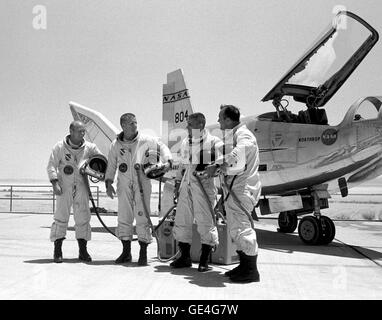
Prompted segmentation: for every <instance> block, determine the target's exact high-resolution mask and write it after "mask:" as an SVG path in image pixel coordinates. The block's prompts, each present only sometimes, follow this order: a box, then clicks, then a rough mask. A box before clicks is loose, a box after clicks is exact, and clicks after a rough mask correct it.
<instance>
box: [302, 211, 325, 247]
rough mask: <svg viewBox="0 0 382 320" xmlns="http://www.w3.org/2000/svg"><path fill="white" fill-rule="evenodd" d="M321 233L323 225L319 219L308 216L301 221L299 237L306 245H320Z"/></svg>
mask: <svg viewBox="0 0 382 320" xmlns="http://www.w3.org/2000/svg"><path fill="white" fill-rule="evenodd" d="M321 233H322V230H321V224H320V223H319V220H318V219H317V218H315V217H313V216H307V217H304V218H302V219H301V221H300V224H299V225H298V235H299V236H300V239H301V240H302V241H303V242H304V243H306V244H309V245H316V244H318V243H319V239H320V236H321Z"/></svg>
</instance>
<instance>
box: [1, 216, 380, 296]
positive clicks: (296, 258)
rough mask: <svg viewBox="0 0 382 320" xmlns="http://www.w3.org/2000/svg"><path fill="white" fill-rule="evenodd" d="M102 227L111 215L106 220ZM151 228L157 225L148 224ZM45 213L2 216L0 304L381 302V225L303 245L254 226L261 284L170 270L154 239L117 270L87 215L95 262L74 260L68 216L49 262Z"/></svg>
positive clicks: (294, 237)
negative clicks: (58, 259) (145, 261)
mask: <svg viewBox="0 0 382 320" xmlns="http://www.w3.org/2000/svg"><path fill="white" fill-rule="evenodd" d="M103 220H104V221H105V222H106V224H107V225H108V226H111V227H113V226H115V225H116V217H115V216H104V217H103ZM153 222H154V224H156V223H155V220H154V221H153ZM51 224H52V215H51V214H24V213H23V214H20V213H1V214H0V299H3V300H19V299H26V300H42V299H44V300H57V299H58V300H61V299H65V300H83V299H90V300H109V299H116V300H284V299H285V300H286V299H288V300H295V299H299V300H300V299H301V300H303V299H325V300H328V299H329V300H336V299H345V300H353V299H360V300H364V299H372V300H374V299H378V300H379V299H382V241H381V240H382V222H380V221H335V225H336V229H337V233H336V237H335V240H334V241H333V242H332V243H331V244H329V245H327V246H308V245H305V244H303V243H302V241H301V240H300V238H299V237H298V233H297V232H295V233H293V234H282V233H278V232H276V228H277V220H273V219H260V221H259V222H257V223H256V224H255V226H256V229H257V237H258V243H259V247H260V249H259V258H258V269H259V272H260V275H261V281H260V282H259V283H249V284H237V283H232V282H230V280H229V279H228V278H226V277H224V276H223V273H224V272H225V271H227V270H229V269H231V268H233V267H235V266H236V264H233V265H217V264H213V265H212V267H213V269H212V270H211V271H210V272H207V273H200V272H198V271H197V266H198V264H197V263H194V264H193V267H192V268H186V269H176V270H174V269H171V268H170V267H169V263H164V262H160V261H158V259H157V258H156V255H157V254H156V252H157V245H156V241H155V240H154V241H153V243H152V244H151V245H150V246H149V248H148V258H149V265H148V266H145V267H139V266H138V265H137V259H138V252H139V244H138V242H137V241H133V243H132V255H133V262H131V263H127V264H123V265H116V264H115V263H114V260H115V259H116V257H118V256H119V254H120V252H121V243H120V242H119V241H118V240H117V239H116V238H114V237H113V236H112V235H110V234H108V233H107V232H105V230H104V229H103V228H102V226H101V224H100V223H99V221H98V219H97V218H96V217H95V216H92V221H91V224H92V240H91V241H90V242H89V243H88V251H89V253H90V254H91V256H92V258H93V261H92V262H90V263H83V262H80V261H79V260H78V259H77V257H78V247H77V242H76V240H75V238H74V229H73V217H71V220H70V223H69V229H68V233H67V236H66V240H65V241H64V244H63V255H64V262H63V263H61V264H56V263H53V261H52V255H53V243H51V242H50V241H49V232H50V226H51Z"/></svg>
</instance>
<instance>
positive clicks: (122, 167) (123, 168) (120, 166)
mask: <svg viewBox="0 0 382 320" xmlns="http://www.w3.org/2000/svg"><path fill="white" fill-rule="evenodd" d="M118 168H119V171H121V172H122V173H125V172H126V171H127V164H126V163H121V164H120V165H119V167H118Z"/></svg>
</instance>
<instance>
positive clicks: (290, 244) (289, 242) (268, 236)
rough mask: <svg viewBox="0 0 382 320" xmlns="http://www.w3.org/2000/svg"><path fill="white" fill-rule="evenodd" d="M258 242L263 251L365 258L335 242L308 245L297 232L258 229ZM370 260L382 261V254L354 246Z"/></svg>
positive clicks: (344, 245) (346, 246)
mask: <svg viewBox="0 0 382 320" xmlns="http://www.w3.org/2000/svg"><path fill="white" fill-rule="evenodd" d="M256 235H257V242H258V244H259V248H261V249H263V250H273V251H278V252H280V253H289V254H291V253H294V252H306V253H316V254H319V255H329V256H338V257H343V258H355V259H359V258H365V257H363V256H362V255H361V254H359V253H355V251H354V250H352V249H351V248H350V247H349V246H348V245H346V244H343V243H341V242H338V241H336V239H334V240H333V242H332V243H330V244H328V245H308V244H305V243H303V242H302V241H301V239H300V237H299V235H298V233H297V232H295V233H281V232H277V231H269V230H262V229H256ZM352 247H354V248H356V249H357V250H359V251H361V252H362V253H363V254H365V255H366V256H368V257H369V258H371V259H373V260H375V259H382V252H379V251H375V250H371V249H368V248H364V247H360V246H352Z"/></svg>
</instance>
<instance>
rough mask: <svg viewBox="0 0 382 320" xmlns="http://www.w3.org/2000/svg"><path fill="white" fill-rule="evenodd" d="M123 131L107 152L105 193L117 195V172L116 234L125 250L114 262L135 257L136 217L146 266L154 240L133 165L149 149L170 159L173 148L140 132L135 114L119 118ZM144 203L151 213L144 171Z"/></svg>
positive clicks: (148, 181)
mask: <svg viewBox="0 0 382 320" xmlns="http://www.w3.org/2000/svg"><path fill="white" fill-rule="evenodd" d="M120 125H121V128H122V130H123V131H122V132H121V133H120V134H119V135H118V136H117V138H116V139H115V140H114V141H113V142H112V143H111V146H110V150H109V155H108V167H107V170H106V175H105V184H106V192H107V195H108V196H109V197H110V198H112V199H113V198H114V195H115V194H116V192H115V190H114V187H113V182H114V177H115V174H116V171H117V170H118V178H117V194H118V226H117V230H116V235H117V237H118V238H119V239H120V240H121V242H122V247H123V250H122V253H121V255H120V256H119V257H118V258H117V259H116V260H115V263H125V262H130V261H131V260H132V257H131V241H132V238H133V222H134V218H135V220H136V232H137V236H138V242H139V245H140V251H139V259H138V265H140V266H145V265H147V246H148V244H149V243H151V242H152V236H151V231H150V225H149V221H148V218H147V217H146V213H145V208H144V205H143V202H142V199H141V193H140V189H139V185H138V177H137V173H138V172H137V171H136V170H135V168H134V165H135V164H137V163H139V164H141V163H142V159H143V157H144V156H145V155H147V152H152V151H155V152H156V151H157V150H158V154H159V156H160V158H161V160H162V161H163V162H166V161H168V162H171V160H172V155H171V153H170V150H169V149H168V148H167V146H166V145H165V144H163V143H162V142H161V141H160V140H158V139H157V138H154V137H151V136H148V135H144V134H141V133H139V132H138V128H137V119H136V117H135V115H134V114H132V113H125V114H123V115H122V116H121V118H120ZM140 177H141V182H142V189H143V197H144V202H145V204H146V208H147V210H148V214H150V197H151V181H150V179H148V178H147V177H146V176H145V175H144V174H143V173H142V172H141V175H140Z"/></svg>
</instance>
